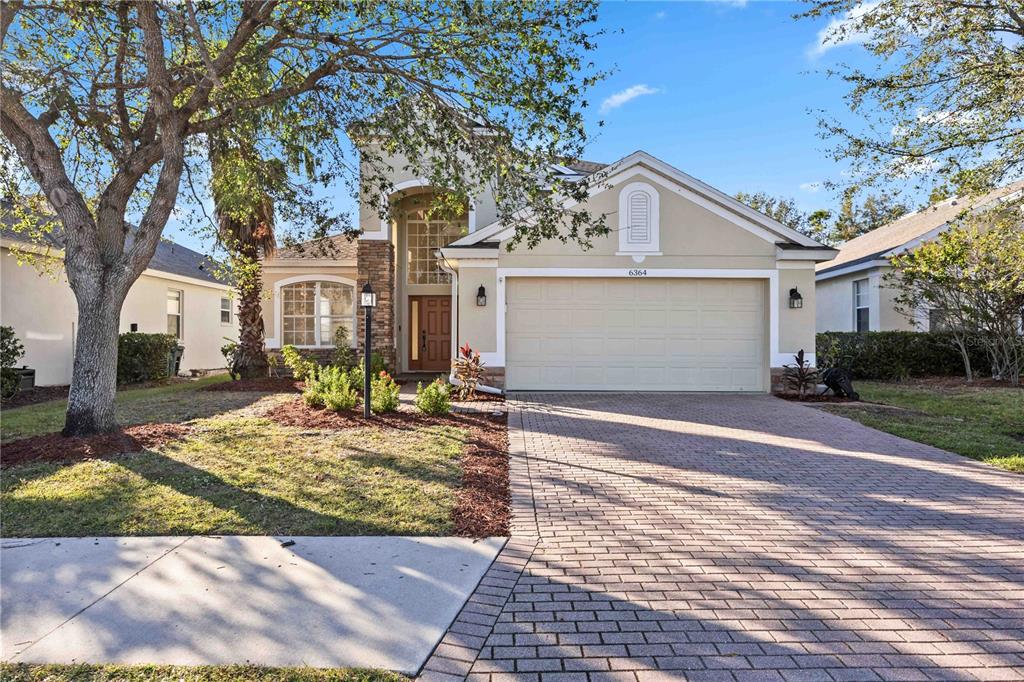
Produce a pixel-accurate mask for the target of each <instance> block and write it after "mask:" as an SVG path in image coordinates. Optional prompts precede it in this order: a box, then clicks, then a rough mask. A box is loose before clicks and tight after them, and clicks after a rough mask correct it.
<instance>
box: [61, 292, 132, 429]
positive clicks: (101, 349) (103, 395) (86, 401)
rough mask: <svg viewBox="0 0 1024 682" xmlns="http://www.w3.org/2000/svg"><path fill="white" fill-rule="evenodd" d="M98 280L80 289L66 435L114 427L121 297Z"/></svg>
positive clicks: (115, 420)
mask: <svg viewBox="0 0 1024 682" xmlns="http://www.w3.org/2000/svg"><path fill="white" fill-rule="evenodd" d="M112 288H113V287H112V286H111V285H110V284H106V283H101V284H98V285H97V286H96V287H95V288H92V290H91V291H88V292H86V291H80V292H78V294H77V298H78V331H77V334H76V336H75V363H74V369H73V370H72V375H71V391H70V393H69V394H68V409H67V413H66V415H65V418H64V431H63V434H64V435H65V436H87V435H91V434H95V433H105V432H109V431H114V430H116V429H117V419H116V415H115V414H114V397H115V395H116V394H117V338H118V331H119V327H120V319H121V305H122V303H123V302H124V297H123V296H120V295H117V294H116V293H115V292H113V291H111V289H112Z"/></svg>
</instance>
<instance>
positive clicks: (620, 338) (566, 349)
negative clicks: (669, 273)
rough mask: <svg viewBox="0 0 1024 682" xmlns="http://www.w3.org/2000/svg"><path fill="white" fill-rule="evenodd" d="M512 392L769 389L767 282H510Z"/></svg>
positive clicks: (508, 344)
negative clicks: (530, 390) (531, 390)
mask: <svg viewBox="0 0 1024 682" xmlns="http://www.w3.org/2000/svg"><path fill="white" fill-rule="evenodd" d="M506 287H507V288H506V300H507V313H506V315H507V324H506V355H507V360H506V365H507V366H506V384H507V386H508V387H509V388H510V389H512V390H523V389H550V390H702V391H716V390H741V391H761V390H764V384H765V379H766V375H767V372H766V371H765V356H766V353H765V341H764V339H765V330H764V326H765V315H764V310H763V306H764V299H765V296H764V284H763V282H761V281H755V280H700V279H648V280H642V279H638V280H631V279H599V278H575V279H573V278H565V279H563V278H550V279H542V278H509V280H508V281H507V285H506Z"/></svg>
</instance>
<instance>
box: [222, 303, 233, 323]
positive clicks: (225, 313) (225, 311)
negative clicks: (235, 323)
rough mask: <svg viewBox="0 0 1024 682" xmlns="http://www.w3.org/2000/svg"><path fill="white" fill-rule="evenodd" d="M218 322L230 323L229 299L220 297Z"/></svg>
mask: <svg viewBox="0 0 1024 682" xmlns="http://www.w3.org/2000/svg"><path fill="white" fill-rule="evenodd" d="M220 323H221V324H231V299H230V298H222V299H220Z"/></svg>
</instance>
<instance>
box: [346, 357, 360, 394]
mask: <svg viewBox="0 0 1024 682" xmlns="http://www.w3.org/2000/svg"><path fill="white" fill-rule="evenodd" d="M345 376H347V377H348V385H349V387H350V388H351V389H352V390H353V391H358V392H360V393H361V392H362V391H363V366H362V365H361V364H358V365H356V366H355V367H353V368H352V369H350V370H349V371H347V372H345Z"/></svg>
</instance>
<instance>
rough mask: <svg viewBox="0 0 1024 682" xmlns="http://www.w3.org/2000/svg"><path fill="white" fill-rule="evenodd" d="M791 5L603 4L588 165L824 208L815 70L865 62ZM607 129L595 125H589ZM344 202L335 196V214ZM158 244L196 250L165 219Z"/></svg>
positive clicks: (822, 101) (834, 87) (831, 94)
mask: <svg viewBox="0 0 1024 682" xmlns="http://www.w3.org/2000/svg"><path fill="white" fill-rule="evenodd" d="M805 7H806V6H805V5H802V4H800V3H795V2H771V1H757V0H748V1H746V2H743V1H742V0H733V1H731V2H730V1H718V2H628V3H627V2H606V3H604V4H603V5H602V8H601V19H600V21H601V23H602V24H603V25H604V26H605V27H607V28H609V29H622V33H613V34H610V35H608V36H606V37H604V38H603V39H602V40H601V44H600V48H599V50H598V51H597V52H596V53H595V54H594V58H595V61H596V63H597V64H598V66H599V67H600V68H603V69H614V73H613V74H612V75H611V76H610V77H609V78H608V79H607V80H605V81H603V82H602V83H600V84H599V85H598V86H597V87H596V88H594V90H593V91H592V93H591V96H590V97H589V98H588V101H589V107H588V110H587V121H588V124H589V125H588V128H589V130H590V133H591V135H592V141H591V144H590V147H589V149H588V152H587V158H588V159H590V160H594V161H603V162H612V161H615V160H617V159H619V158H622V157H623V156H625V155H627V154H629V153H630V152H633V151H636V150H637V149H643V150H644V151H647V152H649V153H651V154H653V155H654V156H657V157H658V158H661V159H663V160H664V161H666V162H668V163H670V164H672V165H674V166H676V167H677V168H679V169H681V170H683V171H685V172H687V173H689V174H691V175H693V176H695V177H697V178H700V179H701V180H704V181H705V182H708V183H710V184H711V185H713V186H715V187H717V188H719V189H721V190H723V191H725V192H728V193H729V194H735V193H736V192H738V191H741V190H742V191H747V192H756V191H764V192H768V193H770V194H773V195H782V196H788V197H792V198H794V199H796V201H797V202H798V204H799V206H800V207H801V208H803V209H805V210H811V209H816V208H823V207H824V208H830V207H834V206H835V204H836V203H837V202H836V199H835V197H834V196H832V195H831V193H830V192H829V191H828V190H825V189H823V188H821V187H820V185H819V184H818V183H820V182H822V181H824V180H830V179H831V180H840V179H841V173H842V170H843V168H842V167H841V166H839V165H837V164H836V163H835V162H833V161H831V160H830V159H829V158H828V155H827V154H826V150H827V149H828V146H829V143H828V142H827V141H825V140H822V139H820V138H819V137H818V135H817V133H818V128H817V117H816V116H815V115H814V114H813V113H808V110H809V109H826V110H828V111H829V112H830V113H833V114H837V115H840V116H842V115H843V114H844V113H846V106H845V104H844V102H843V100H842V97H843V95H844V93H845V91H846V90H845V87H844V85H843V84H842V83H841V82H840V81H838V80H835V79H828V78H826V77H825V75H824V74H823V71H824V69H826V68H827V67H828V66H829V65H834V64H835V63H837V62H839V61H843V62H847V63H858V62H863V60H864V59H865V58H866V55H865V53H864V51H863V49H862V48H861V47H859V46H857V45H855V44H854V45H841V46H833V47H831V48H830V49H826V50H822V49H820V33H821V31H822V30H823V29H824V28H825V27H826V26H827V25H828V23H829V20H828V19H819V20H813V21H812V20H807V19H801V20H799V21H797V20H794V19H793V15H794V14H796V13H798V12H800V11H801V10H802V9H804V8H805ZM602 119H603V120H604V121H605V125H604V127H603V128H599V127H598V125H597V124H598V121H600V120H602ZM351 205H352V202H351V200H350V199H349V198H348V197H347V196H344V193H343V192H339V195H338V207H339V209H347V208H350V207H351ZM165 234H166V236H167V237H168V238H170V239H174V240H175V241H179V242H181V243H184V244H186V245H188V246H190V247H192V248H197V249H200V250H205V248H204V247H206V246H207V244H204V243H203V241H202V240H200V239H198V238H197V237H195V236H194V235H191V234H189V231H188V230H184V229H182V228H181V227H180V226H179V225H177V224H175V223H173V222H172V224H169V225H168V229H167V231H166V233H165Z"/></svg>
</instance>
